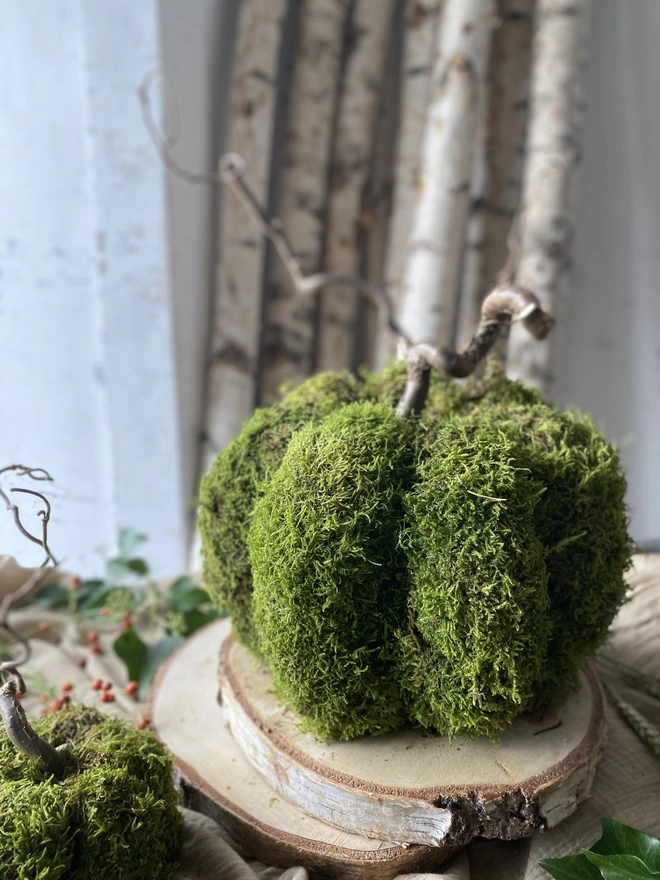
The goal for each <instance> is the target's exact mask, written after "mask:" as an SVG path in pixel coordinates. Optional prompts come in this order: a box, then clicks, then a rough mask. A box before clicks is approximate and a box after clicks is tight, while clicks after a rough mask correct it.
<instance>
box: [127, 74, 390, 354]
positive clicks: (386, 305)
mask: <svg viewBox="0 0 660 880" xmlns="http://www.w3.org/2000/svg"><path fill="white" fill-rule="evenodd" d="M161 75H162V73H161V71H160V70H158V69H155V70H151V71H149V72H148V73H147V74H146V76H145V78H144V80H143V81H142V84H141V85H140V88H139V89H138V96H139V98H140V105H141V107H142V119H143V121H144V125H145V127H146V129H147V131H148V133H149V136H150V137H151V139H152V141H153V142H154V145H155V147H156V149H157V151H158V155H159V157H160V160H161V162H162V163H163V165H164V166H165V168H167V170H168V171H169V172H170V174H173V175H174V176H175V177H178V178H179V179H180V180H185V181H186V182H187V183H193V184H199V183H202V184H217V183H222V184H225V185H226V186H227V187H228V188H229V189H230V190H231V192H232V193H233V194H234V195H235V196H236V198H237V199H239V201H240V202H241V204H242V205H243V207H244V208H245V210H246V212H247V213H248V215H249V216H250V219H251V220H252V222H253V223H254V225H255V226H256V228H257V229H258V230H259V232H261V234H262V235H263V236H264V237H265V238H267V239H268V240H269V241H270V242H271V243H272V244H273V246H274V248H275V250H276V252H277V255H278V256H279V258H280V260H281V261H282V263H283V265H284V267H285V268H286V270H287V272H288V273H289V276H290V278H291V281H292V283H293V286H294V287H295V289H296V290H297V291H298V292H299V293H304V294H309V293H316V292H317V291H318V290H320V289H321V288H323V287H327V286H328V285H329V284H343V285H347V286H350V287H354V288H355V289H356V290H357V291H358V292H359V293H361V294H362V295H363V296H366V297H367V298H368V299H369V300H371V301H372V302H373V303H375V305H376V307H377V308H378V309H380V310H382V313H383V315H384V317H385V321H386V323H387V326H388V327H389V328H390V330H391V331H392V332H393V333H396V334H397V335H398V336H402V337H403V336H404V334H403V333H402V331H401V328H400V327H399V325H398V323H397V322H396V320H395V318H394V310H393V308H392V303H391V302H390V299H389V297H388V295H387V292H386V291H385V290H384V289H383V288H382V287H380V286H379V285H377V284H373V283H372V282H370V281H367V280H366V279H364V278H360V277H359V276H356V275H345V274H341V273H336V272H317V273H316V274H314V275H307V276H306V275H305V274H304V273H303V271H302V269H301V268H300V264H299V262H298V260H297V259H296V257H295V256H294V254H293V251H292V249H291V245H290V244H289V241H288V239H287V237H286V233H285V232H284V230H283V228H282V223H281V221H280V220H279V219H278V218H277V217H273V218H272V219H269V218H268V217H267V216H266V214H265V212H264V210H263V208H262V207H261V205H260V204H259V203H258V201H257V200H256V198H255V197H254V194H253V193H252V191H251V189H250V187H249V186H248V185H247V184H246V183H245V181H244V180H243V176H244V174H245V172H246V170H247V167H246V163H245V161H244V160H243V158H242V157H241V156H239V155H238V154H236V153H227V154H226V155H224V156H221V157H220V161H219V163H218V171H217V172H204V173H197V172H193V171H188V170H187V169H185V168H182V167H181V165H179V164H178V162H176V161H175V160H174V159H173V157H172V155H171V153H170V150H169V146H168V143H167V141H166V140H165V138H164V137H163V135H162V134H161V132H160V130H159V129H158V126H157V125H156V122H155V121H154V118H153V113H152V111H151V102H150V98H149V94H150V91H151V87H152V84H153V83H154V81H155V80H156V79H158V78H159V77H160V76H161ZM404 338H405V337H404Z"/></svg>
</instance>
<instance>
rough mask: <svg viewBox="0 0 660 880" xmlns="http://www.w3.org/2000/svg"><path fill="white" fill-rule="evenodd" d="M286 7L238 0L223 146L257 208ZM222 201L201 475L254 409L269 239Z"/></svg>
mask: <svg viewBox="0 0 660 880" xmlns="http://www.w3.org/2000/svg"><path fill="white" fill-rule="evenodd" d="M286 7H287V2H286V0H243V2H242V4H241V10H240V17H239V22H238V28H237V36H236V49H235V59H234V67H233V72H232V87H231V102H230V108H231V111H230V112H231V119H230V125H229V136H228V143H227V145H226V149H227V151H232V152H236V153H239V154H240V155H241V156H242V157H243V158H244V159H245V161H246V163H247V173H246V179H247V180H248V182H249V184H250V186H251V188H252V189H253V191H254V193H255V195H256V197H257V199H258V200H259V201H260V202H261V204H266V201H267V195H268V185H269V173H270V160H271V141H272V133H273V122H274V116H275V103H276V98H277V82H276V79H277V71H278V62H279V49H280V40H281V30H282V21H283V18H284V14H285V12H286ZM221 198H222V207H221V216H220V239H219V263H218V266H217V280H216V290H215V316H214V321H213V328H212V340H211V356H210V365H209V373H208V378H207V404H206V407H207V408H206V422H205V443H204V449H203V455H202V467H203V472H206V470H207V469H208V467H209V465H210V464H211V462H212V460H213V457H214V456H215V454H216V453H217V452H218V451H219V450H220V449H222V448H224V447H225V446H226V445H227V443H228V442H229V441H230V440H231V439H232V437H233V436H234V435H235V434H236V433H237V432H238V431H239V430H240V426H241V424H242V422H243V421H244V420H245V419H246V418H248V416H249V415H250V414H251V412H252V409H253V408H254V404H255V388H256V385H255V383H256V369H257V356H258V347H259V336H260V330H261V328H260V325H261V308H262V288H263V266H264V249H265V247H266V241H265V239H264V238H263V236H262V235H261V233H260V232H259V230H258V229H256V228H255V226H254V224H253V222H252V220H251V219H250V217H249V216H248V215H247V214H246V212H245V209H244V208H243V206H242V205H241V204H239V202H238V201H237V200H236V199H235V198H234V197H233V196H232V195H231V194H230V193H228V192H226V191H225V192H223V193H222V196H221Z"/></svg>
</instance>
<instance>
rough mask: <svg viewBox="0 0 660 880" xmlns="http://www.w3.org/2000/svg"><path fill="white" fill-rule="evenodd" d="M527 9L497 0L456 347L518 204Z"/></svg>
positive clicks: (476, 311)
mask: <svg viewBox="0 0 660 880" xmlns="http://www.w3.org/2000/svg"><path fill="white" fill-rule="evenodd" d="M533 11H534V0H498V4H497V22H498V24H497V27H496V29H495V31H494V32H493V43H492V49H491V56H490V66H489V76H488V91H487V114H486V120H487V121H486V152H485V157H484V158H485V166H484V172H485V173H484V188H483V191H482V193H481V198H480V200H479V202H478V204H477V205H475V206H474V207H473V216H472V217H471V222H472V227H473V228H472V235H470V234H468V250H467V252H466V272H465V273H464V276H463V285H462V288H461V298H460V310H459V321H458V331H457V343H458V345H462V344H464V343H466V342H467V341H468V340H469V339H470V338H471V336H472V334H473V332H474V328H475V327H476V325H477V324H478V322H479V317H480V314H481V304H482V302H483V300H484V298H485V297H486V295H487V294H488V293H489V291H491V290H492V289H493V286H494V284H495V282H496V279H497V276H498V273H499V272H500V271H501V270H502V269H503V268H504V266H505V264H506V263H507V258H508V256H509V249H508V245H507V238H508V235H509V232H510V230H511V224H512V222H513V219H514V215H515V212H516V209H517V208H518V206H519V204H520V196H521V187H522V174H523V163H524V157H525V136H526V126H527V115H528V114H527V108H528V106H529V79H530V67H531V48H532V18H533ZM510 280H512V279H510ZM505 343H506V340H505Z"/></svg>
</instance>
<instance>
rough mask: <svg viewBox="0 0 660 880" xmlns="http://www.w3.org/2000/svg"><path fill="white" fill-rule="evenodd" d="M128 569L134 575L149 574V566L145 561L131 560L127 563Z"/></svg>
mask: <svg viewBox="0 0 660 880" xmlns="http://www.w3.org/2000/svg"><path fill="white" fill-rule="evenodd" d="M126 567H127V568H128V569H129V570H130V571H132V572H133V573H134V574H140V575H147V574H149V566H148V565H147V563H146V562H145V561H144V559H137V558H136V559H129V560H127V562H126Z"/></svg>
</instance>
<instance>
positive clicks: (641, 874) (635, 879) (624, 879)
mask: <svg viewBox="0 0 660 880" xmlns="http://www.w3.org/2000/svg"><path fill="white" fill-rule="evenodd" d="M584 855H585V856H586V857H587V858H588V859H589V861H590V862H591V864H592V865H595V866H596V867H597V868H598V870H599V871H600V875H601V877H602V878H603V880H653V878H655V880H658V878H659V877H660V873H658V872H657V871H651V870H649V868H647V867H646V865H645V864H644V862H643V861H642V860H641V859H639V858H637V856H621V855H618V856H601V855H599V854H598V853H595V852H589V850H585V853H584Z"/></svg>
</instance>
